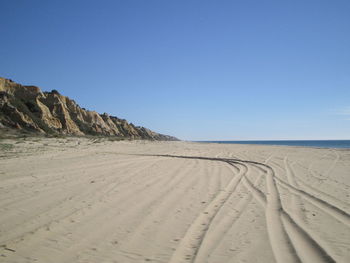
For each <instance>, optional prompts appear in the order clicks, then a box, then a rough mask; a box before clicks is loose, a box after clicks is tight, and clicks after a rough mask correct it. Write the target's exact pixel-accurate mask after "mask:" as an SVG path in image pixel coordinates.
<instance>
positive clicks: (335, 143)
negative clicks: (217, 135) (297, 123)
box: [196, 140, 350, 149]
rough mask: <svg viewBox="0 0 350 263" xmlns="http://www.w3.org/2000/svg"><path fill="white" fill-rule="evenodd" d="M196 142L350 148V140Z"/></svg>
mask: <svg viewBox="0 0 350 263" xmlns="http://www.w3.org/2000/svg"><path fill="white" fill-rule="evenodd" d="M196 142H203V143H223V144H253V145H254V144H255V145H280V146H302V147H317V148H340V149H350V140H267V141H196Z"/></svg>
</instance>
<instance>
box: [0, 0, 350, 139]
mask: <svg viewBox="0 0 350 263" xmlns="http://www.w3.org/2000/svg"><path fill="white" fill-rule="evenodd" d="M349 14H350V1H337V0H335V1H330V0H317V1H312V0H303V1H296V0H294V1H260V0H256V1H250V0H244V1H234V0H231V1H225V0H222V1H221V0H220V1H214V0H212V1H206V0H197V1H192V0H173V1H170V0H168V1H166V0H158V1H156V0H147V1H146V0H142V1H141V0H140V1H133V0H130V1H118V0H116V1H113V0H103V1H91V0H90V1H88V0H81V1H77V0H72V1H46V0H41V1H38V0H31V1H28V0H11V1H9V0H5V1H2V3H1V16H0V38H1V39H0V76H2V77H6V78H11V79H13V80H14V81H16V82H19V83H22V84H33V85H37V86H39V87H41V88H42V89H43V90H52V89H57V90H59V91H60V92H61V93H62V94H64V95H66V96H69V97H71V98H73V99H74V100H76V101H77V102H78V103H79V104H80V105H81V106H82V107H85V108H88V109H91V110H96V111H97V112H100V113H103V112H107V113H109V114H111V115H115V116H118V117H121V118H125V119H127V120H129V121H131V122H133V123H134V124H136V125H142V126H145V127H148V128H150V129H153V130H155V131H158V132H161V133H166V134H171V135H175V136H177V137H179V138H181V139H185V140H237V139H243V140H245V139H350V15H349Z"/></svg>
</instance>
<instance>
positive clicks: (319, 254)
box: [157, 155, 335, 263]
mask: <svg viewBox="0 0 350 263" xmlns="http://www.w3.org/2000/svg"><path fill="white" fill-rule="evenodd" d="M157 156H159V155H157ZM163 156H164V157H174V158H190V159H205V160H213V161H222V162H226V163H230V164H231V165H232V164H240V165H242V167H245V168H244V173H240V174H239V176H240V178H241V179H240V180H238V181H237V184H238V183H239V182H240V181H242V182H243V184H244V185H245V186H246V187H247V189H248V191H250V192H251V194H252V196H253V197H254V198H256V200H257V201H258V202H259V203H260V204H261V205H262V206H263V208H264V209H265V216H266V222H267V229H268V234H269V239H270V243H271V247H272V250H273V253H274V256H275V259H276V261H277V262H278V263H284V262H301V261H303V262H308V261H309V262H325V263H326V262H335V261H334V259H333V257H331V256H330V254H329V253H327V252H326V250H325V249H324V248H323V247H321V245H320V244H319V242H317V241H316V240H314V239H313V238H312V237H311V235H310V234H309V233H308V232H307V231H306V230H304V229H303V228H302V227H301V226H299V225H298V224H297V223H296V221H294V220H293V219H292V217H291V216H290V215H289V214H288V213H286V212H285V211H284V210H283V207H282V204H281V200H280V194H279V192H278V189H277V185H276V182H283V183H284V184H285V185H287V186H288V187H289V188H291V189H296V188H295V187H293V186H291V185H289V184H287V183H285V182H284V181H283V180H281V179H279V178H278V177H276V176H275V174H274V170H273V169H272V168H271V167H270V166H268V165H266V164H263V163H259V162H255V161H247V160H237V159H224V158H221V159H218V158H212V159H211V158H208V157H195V156H169V155H163ZM248 165H254V166H256V167H259V168H260V169H261V170H262V171H264V172H265V175H266V187H267V194H266V195H264V194H263V193H262V192H261V191H260V190H259V189H257V188H256V187H255V186H254V185H253V183H251V182H250V180H249V179H248V178H247V177H246V176H245V174H246V172H247V171H248V169H249V168H248ZM235 178H237V176H236V177H235ZM236 180H237V179H236ZM315 199H317V198H315ZM216 213H217V211H216ZM214 216H215V214H214V215H211V218H209V219H211V220H210V222H211V221H212V220H213V218H214ZM204 219H207V218H205V217H202V215H201V216H199V217H198V218H197V220H196V221H195V222H194V224H192V225H191V227H190V229H189V231H188V232H187V234H186V235H185V237H184V239H183V240H182V241H183V242H181V244H180V246H179V247H178V249H177V250H176V251H175V253H174V255H173V257H172V260H171V261H170V262H172V263H175V262H193V261H194V260H195V257H196V254H197V252H198V245H199V246H200V245H201V243H202V242H203V239H204V238H205V232H206V231H207V228H204V227H202V228H200V227H199V225H200V224H201V222H202V221H203V222H205V220H204ZM210 222H209V223H210ZM201 230H202V231H201ZM201 232H202V234H201V235H199V236H197V235H196V234H198V233H201ZM203 232H204V233H203ZM191 237H192V238H193V237H197V238H196V239H195V242H194V243H191V242H190V241H191ZM300 244H303V246H301V245H300ZM305 247H306V248H307V249H306V250H305Z"/></svg>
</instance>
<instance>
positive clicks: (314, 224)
mask: <svg viewBox="0 0 350 263" xmlns="http://www.w3.org/2000/svg"><path fill="white" fill-rule="evenodd" d="M0 147H1V148H0V156H1V157H0V262H42V263H55V262H57V263H64V262H67V263H70V262H86V263H87V262H89V263H93V262H122V263H124V262H172V263H175V262H197V263H202V262H220V263H222V262H279V263H288V262H335V261H336V262H350V251H349V249H350V216H349V214H350V204H349V203H350V196H349V195H350V150H345V149H343V150H340V149H339V150H336V149H317V148H303V147H284V146H261V145H260V146H256V145H233V144H232V145H229V144H226V145H225V144H204V143H191V142H146V141H119V142H118V141H109V140H107V139H96V140H94V139H84V138H24V139H16V140H12V139H7V140H2V141H1V142H0Z"/></svg>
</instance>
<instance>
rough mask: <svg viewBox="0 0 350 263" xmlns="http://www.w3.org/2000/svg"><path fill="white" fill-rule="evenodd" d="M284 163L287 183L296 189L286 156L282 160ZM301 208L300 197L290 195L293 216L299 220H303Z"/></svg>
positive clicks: (292, 172)
mask: <svg viewBox="0 0 350 263" xmlns="http://www.w3.org/2000/svg"><path fill="white" fill-rule="evenodd" d="M283 162H284V167H285V169H286V174H287V180H288V183H289V184H290V185H291V186H294V187H298V186H299V185H298V183H297V181H296V176H295V174H294V171H293V169H292V167H291V166H290V164H289V161H288V157H287V156H286V157H285V158H284V160H283ZM302 207H303V204H302V202H301V200H300V197H299V196H297V195H292V210H293V214H295V216H296V217H298V218H299V219H300V220H302V219H304V216H303V213H302V211H301V208H302Z"/></svg>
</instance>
